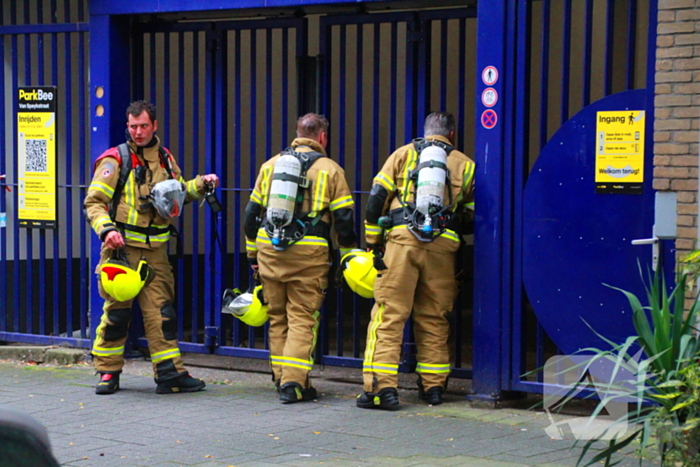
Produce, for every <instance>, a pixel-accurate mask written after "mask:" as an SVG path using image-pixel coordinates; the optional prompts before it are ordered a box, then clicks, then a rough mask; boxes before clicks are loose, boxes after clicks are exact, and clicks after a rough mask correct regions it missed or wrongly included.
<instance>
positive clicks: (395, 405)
mask: <svg viewBox="0 0 700 467" xmlns="http://www.w3.org/2000/svg"><path fill="white" fill-rule="evenodd" d="M357 406H358V407H359V408H361V409H382V410H399V391H397V390H396V388H384V389H382V390H380V391H379V392H378V393H374V392H365V393H364V394H360V395H359V396H357Z"/></svg>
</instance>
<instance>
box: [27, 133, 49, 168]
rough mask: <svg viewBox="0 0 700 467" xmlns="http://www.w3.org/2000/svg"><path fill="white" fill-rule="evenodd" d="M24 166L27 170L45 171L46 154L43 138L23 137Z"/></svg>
mask: <svg viewBox="0 0 700 467" xmlns="http://www.w3.org/2000/svg"><path fill="white" fill-rule="evenodd" d="M24 147H25V149H26V153H27V157H26V167H25V169H24V170H25V171H27V172H47V171H48V168H47V164H48V155H47V154H46V140H45V139H25V140H24Z"/></svg>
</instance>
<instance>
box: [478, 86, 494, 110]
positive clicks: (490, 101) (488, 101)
mask: <svg viewBox="0 0 700 467" xmlns="http://www.w3.org/2000/svg"><path fill="white" fill-rule="evenodd" d="M496 102H498V92H496V90H495V89H494V88H486V89H484V91H483V92H482V93H481V103H482V104H484V105H485V106H486V107H493V106H494V105H496Z"/></svg>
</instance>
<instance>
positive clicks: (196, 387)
mask: <svg viewBox="0 0 700 467" xmlns="http://www.w3.org/2000/svg"><path fill="white" fill-rule="evenodd" d="M204 386H206V383H205V382H204V381H202V380H201V379H197V378H193V377H191V376H190V375H189V373H184V374H182V375H180V376H178V377H177V378H173V379H168V380H165V381H161V382H160V383H158V386H156V394H175V393H178V392H197V391H201V390H202V389H204Z"/></svg>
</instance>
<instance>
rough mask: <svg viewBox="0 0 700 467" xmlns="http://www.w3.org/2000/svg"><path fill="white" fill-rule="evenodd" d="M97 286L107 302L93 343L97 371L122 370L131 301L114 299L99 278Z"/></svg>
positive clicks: (94, 362)
mask: <svg viewBox="0 0 700 467" xmlns="http://www.w3.org/2000/svg"><path fill="white" fill-rule="evenodd" d="M98 267H99V266H98ZM97 286H98V291H99V294H100V296H101V297H102V298H103V299H104V300H105V302H104V305H103V307H102V309H103V310H104V311H103V313H102V318H100V324H99V325H98V326H97V330H96V332H95V340H94V342H93V345H92V356H93V364H94V366H95V371H97V372H117V371H121V369H122V367H123V366H124V344H125V343H126V339H127V335H128V332H129V322H130V321H131V302H116V301H114V299H113V298H112V297H111V296H110V295H108V294H107V293H106V292H105V291H104V289H103V288H102V283H101V282H100V281H99V278H98V281H97Z"/></svg>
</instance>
